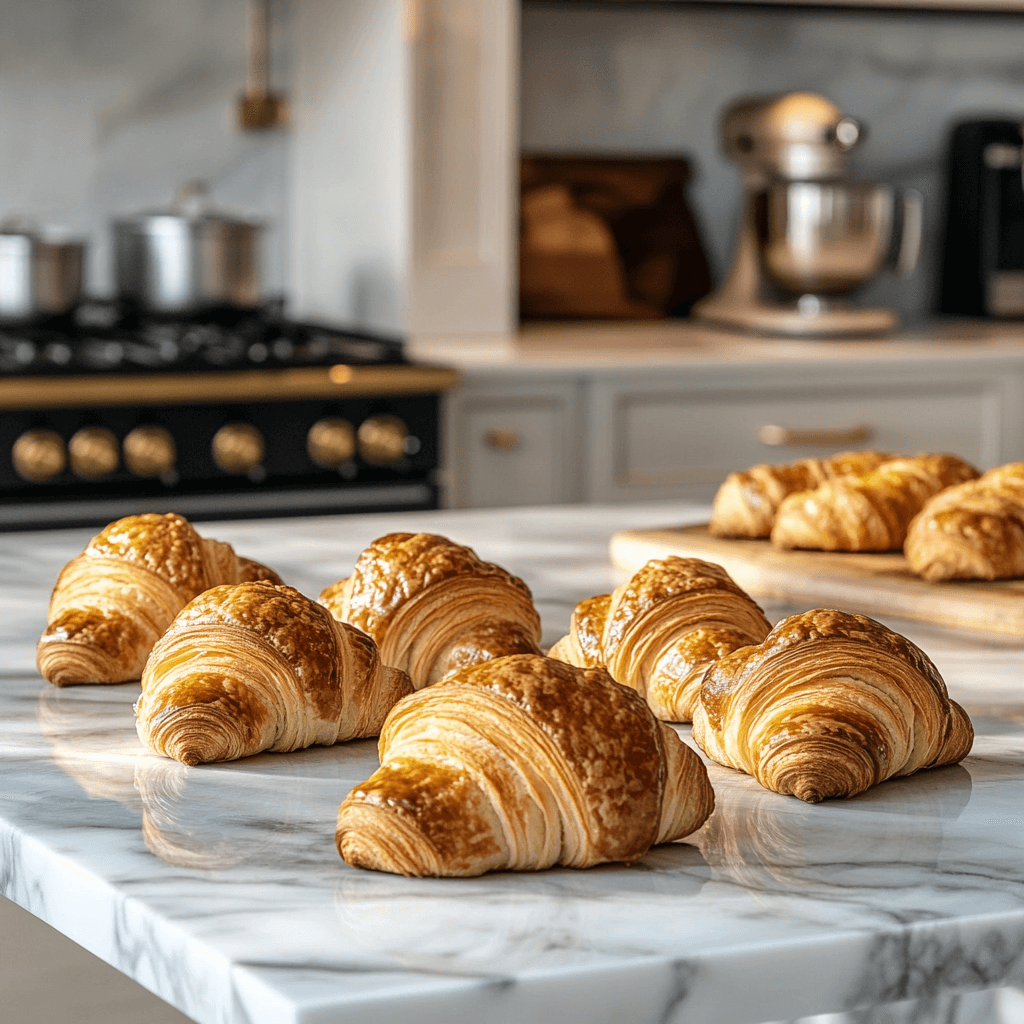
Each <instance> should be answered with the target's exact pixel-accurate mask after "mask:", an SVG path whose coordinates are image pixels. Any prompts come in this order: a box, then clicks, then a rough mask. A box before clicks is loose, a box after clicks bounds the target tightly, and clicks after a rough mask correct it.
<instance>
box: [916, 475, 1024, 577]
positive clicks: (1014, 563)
mask: <svg viewBox="0 0 1024 1024" xmlns="http://www.w3.org/2000/svg"><path fill="white" fill-rule="evenodd" d="M903 554H904V555H905V556H906V559H907V564H908V565H909V566H910V568H911V569H913V570H914V572H916V573H917V574H918V575H919V576H923V577H924V578H925V579H926V580H930V581H931V582H932V583H941V582H942V581H944V580H969V579H980V580H997V579H1005V578H1007V577H1010V576H1024V462H1011V463H1009V464H1008V465H1005V466H997V467H996V468H995V469H990V470H989V471H988V472H987V473H985V474H983V475H982V476H980V477H979V478H978V479H977V480H969V481H968V482H967V483H964V484H959V485H958V486H956V487H950V488H948V489H947V490H945V491H942V492H941V493H940V494H937V495H935V497H934V498H931V499H930V500H929V501H928V502H927V504H926V505H925V506H924V508H922V509H921V511H920V512H919V513H918V515H917V516H916V517H915V518H914V520H913V521H912V522H911V524H910V528H909V529H908V530H907V539H906V541H905V542H904V544H903Z"/></svg>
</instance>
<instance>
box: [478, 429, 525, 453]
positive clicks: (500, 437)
mask: <svg viewBox="0 0 1024 1024" xmlns="http://www.w3.org/2000/svg"><path fill="white" fill-rule="evenodd" d="M484 441H485V442H486V444H487V447H488V448H494V449H496V450H497V451H500V452H512V451H515V450H516V449H517V448H518V447H519V445H520V444H521V443H522V438H521V437H520V436H519V433H518V431H515V430H488V431H487V433H486V434H485V435H484Z"/></svg>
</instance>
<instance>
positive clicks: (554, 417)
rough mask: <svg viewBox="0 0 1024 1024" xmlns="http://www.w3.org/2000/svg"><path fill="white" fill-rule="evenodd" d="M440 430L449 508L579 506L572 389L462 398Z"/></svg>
mask: <svg viewBox="0 0 1024 1024" xmlns="http://www.w3.org/2000/svg"><path fill="white" fill-rule="evenodd" d="M448 426H449V433H450V442H449V448H448V453H449V455H448V465H449V467H450V475H449V479H450V491H449V501H448V503H449V504H450V505H453V506H455V507H462V508H491V507H496V506H507V505H552V504H559V503H564V502H569V501H577V500H579V486H578V480H579V467H578V465H577V464H576V463H577V461H578V459H577V457H576V455H575V453H576V450H577V447H578V445H577V439H578V430H577V402H576V395H575V388H574V387H573V386H571V385H569V386H566V387H564V388H561V387H557V386H555V387H550V388H548V387H544V388H543V389H541V390H525V391H518V390H513V391H509V390H506V389H502V390H500V391H496V392H470V393H467V394H462V395H460V396H458V397H457V398H455V399H454V400H453V401H452V402H451V403H450V405H449V412H448Z"/></svg>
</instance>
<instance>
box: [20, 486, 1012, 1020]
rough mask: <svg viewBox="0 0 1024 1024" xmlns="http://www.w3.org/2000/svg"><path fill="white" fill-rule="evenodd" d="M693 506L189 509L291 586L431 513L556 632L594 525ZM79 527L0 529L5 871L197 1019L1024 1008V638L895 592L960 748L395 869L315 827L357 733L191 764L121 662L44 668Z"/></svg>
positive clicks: (594, 582) (742, 787)
mask: <svg viewBox="0 0 1024 1024" xmlns="http://www.w3.org/2000/svg"><path fill="white" fill-rule="evenodd" d="M702 514H706V510H702V509H700V508H696V507H692V506H690V507H687V506H681V505H678V504H674V505H660V506H630V507H626V506H620V507H614V508H593V507H588V508H563V509H536V510H529V509H527V510H516V511H511V512H508V511H484V512H480V511H467V512H437V513H402V514H392V515H374V516H351V517H337V518H321V519H292V520H279V521H267V522H246V523H225V524H201V526H200V530H201V532H203V533H205V534H206V535H208V536H213V537H217V538H219V539H222V540H228V541H230V542H232V543H233V544H234V545H235V546H236V548H237V549H238V550H239V551H241V552H242V553H244V554H246V555H249V556H251V557H255V558H258V559H260V560H262V561H265V562H267V563H269V564H270V565H272V566H274V567H275V568H276V569H277V570H278V571H279V572H280V574H281V575H282V576H283V577H284V578H285V579H286V580H287V581H288V582H290V583H292V584H293V585H295V586H297V587H299V588H300V589H301V590H303V591H304V592H306V593H308V594H310V595H316V594H317V593H318V592H319V590H320V589H321V588H322V587H323V586H324V585H325V584H327V583H329V582H331V581H333V580H335V579H336V578H338V577H340V576H342V575H345V574H347V572H348V571H349V569H350V568H351V565H352V563H353V562H354V560H355V558H356V556H357V554H358V553H359V551H360V550H361V549H362V548H363V546H364V545H365V544H366V543H368V542H369V541H370V540H371V539H372V538H374V537H375V536H378V535H379V534H381V533H383V532H386V531H389V530H393V529H428V530H433V531H437V532H442V533H446V534H448V535H449V536H451V537H453V538H455V539H457V540H459V541H462V542H464V543H467V544H470V545H472V546H474V547H475V548H476V549H477V550H478V552H479V553H480V554H481V555H482V556H484V557H486V558H489V559H493V560H496V561H499V562H501V563H502V564H504V565H506V566H507V567H508V568H509V569H511V570H512V571H514V572H516V573H518V574H519V575H521V576H522V577H523V578H524V579H526V580H527V582H528V583H529V584H530V586H531V587H532V588H533V590H534V593H535V595H536V599H537V602H538V605H539V608H540V611H541V614H542V617H543V620H544V625H545V640H546V641H547V642H551V641H553V640H555V639H556V638H557V637H558V636H559V635H560V634H561V633H562V632H563V631H564V629H565V628H566V626H567V624H568V619H569V613H570V611H571V608H572V606H573V605H574V603H575V602H576V601H577V600H578V599H580V598H582V597H584V596H589V595H591V594H595V593H599V592H601V591H604V590H606V589H608V588H609V587H610V586H612V585H613V584H614V582H615V575H614V572H613V570H612V569H611V567H610V564H609V562H608V558H607V544H608V540H609V537H610V535H611V533H612V532H613V531H614V530H616V529H620V528H626V527H632V528H640V527H645V526H658V525H667V524H669V523H673V522H675V523H682V522H687V521H697V520H698V519H700V518H701V516H702ZM88 536H89V533H88V531H61V532H53V533H46V534H44V533H38V534H7V535H0V580H2V586H0V778H2V786H0V892H2V893H3V894H4V895H5V896H7V897H9V898H10V899H12V900H14V901H15V902H17V903H18V904H20V905H21V906H23V907H25V908H26V909H28V910H29V911H31V912H32V913H33V914H35V915H37V916H38V917H40V918H42V919H43V920H44V921H46V922H48V923H49V924H51V925H53V926H54V927H56V928H57V929H58V930H60V931H61V932H63V933H64V934H66V935H68V936H69V937H70V938H72V939H74V940H75V941H76V942H79V943H80V944H82V945H83V946H85V947H86V948H87V949H89V950H91V951H92V952H93V953H95V954H97V955H98V956H100V957H101V958H102V959H104V960H106V961H107V962H108V963H110V964H112V965H113V966H115V967H117V968H119V969H120V970H122V971H123V972H125V973H126V974H128V975H130V976H131V977H132V978H134V979H135V980H137V981H139V982H140V983H141V984H143V985H145V986H146V987H148V988H149V989H151V990H152V991H153V992H155V993H157V994H158V995H159V996H161V997H162V998H164V999H166V1000H167V1001H168V1002H170V1003H172V1004H173V1005H175V1006H176V1007H178V1008H179V1009H180V1010H182V1011H184V1012H185V1013H186V1014H188V1015H190V1016H191V1017H193V1018H195V1019H196V1020H198V1021H201V1022H202V1024H215V1022H216V1024H287V1022H295V1024H299V1022H301V1024H327V1022H348V1021H353V1022H354V1021H358V1022H360V1024H385V1022H388V1024H405V1022H413V1021H415V1022H416V1024H434V1022H436V1024H441V1022H445V1024H452V1022H462V1021H466V1022H469V1021H481V1022H482V1021H486V1022H488V1024H492V1022H493V1024H505V1022H508V1024H513V1022H515V1024H519V1022H526V1021H538V1022H541V1024H548V1022H550V1024H576V1022H579V1024H584V1022H586V1024H604V1022H607V1024H619V1022H626V1021H628V1022H631V1024H632V1022H639V1024H648V1022H649V1024H655V1022H673V1024H686V1022H713V1024H754V1022H758V1021H766V1020H772V1021H781V1020H785V1021H792V1020H795V1019H797V1018H803V1017H806V1016H808V1015H812V1014H828V1015H829V1016H827V1017H817V1018H815V1020H816V1021H817V1022H818V1024H823V1022H825V1021H828V1022H829V1024H835V1022H836V1021H839V1020H843V1021H851V1022H853V1021H856V1022H858V1024H863V1022H865V1021H867V1020H885V1021H886V1022H889V1024H892V1022H895V1021H906V1022H908V1024H909V1022H910V1021H932V1020H939V1019H941V1020H943V1021H950V1022H952V1021H957V1022H963V1024H968V1022H977V1024H980V1022H981V1021H985V1022H997V1021H998V1022H1005V1024H1011V1022H1013V1024H1018V1022H1020V1021H1021V1020H1024V996H1022V994H1021V992H1020V991H1018V989H1016V988H1015V987H1014V986H1017V985H1021V984H1022V983H1024V644H1013V643H1007V642H1005V641H999V640H991V641H987V640H985V639H982V638H978V637H966V636H956V635H953V634H952V633H949V632H942V631H938V630H929V629H927V628H925V627H922V626H915V625H911V624H907V623H898V622H895V621H890V622H889V624H890V625H893V626H895V627H896V628H898V629H901V630H902V631H903V632H905V633H907V634H908V635H909V636H911V637H912V638H913V639H914V640H915V641H916V642H917V643H918V644H920V645H921V646H922V647H923V648H924V649H925V650H926V651H927V652H928V653H929V654H930V655H931V657H932V659H933V660H934V661H935V663H936V664H937V665H938V667H939V669H940V670H941V672H942V673H943V675H944V677H945V679H946V681H947V683H948V685H949V688H950V691H951V692H952V694H953V695H954V696H955V697H956V698H957V699H958V700H960V701H961V702H962V703H963V704H964V705H965V706H966V707H967V709H968V711H969V712H970V713H971V715H972V717H973V719H974V722H975V726H976V729H977V741H976V743H975V746H974V750H973V752H972V754H971V755H970V756H969V757H968V758H967V759H966V760H965V761H964V763H963V764H962V765H960V766H953V767H949V768H943V769H939V770H936V771H932V772H924V773H921V774H919V775H917V776H913V777H911V778H908V779H900V780H894V781H890V782H887V783H884V784H883V785H882V786H879V787H877V788H876V789H874V790H872V791H870V792H869V793H867V794H864V795H863V796H861V797H858V798H856V799H854V800H850V801H838V802H831V803H826V804H823V805H817V806H808V805H804V804H801V803H800V802H799V801H797V800H795V799H793V798H789V797H783V796H779V795H776V794H773V793H769V792H767V791H765V790H763V789H761V788H760V787H759V786H758V785H757V783H755V782H754V781H753V780H752V779H750V778H748V777H746V776H742V775H740V774H738V773H736V772H733V771H730V770H728V769H725V768H720V767H718V766H714V765H713V766H711V767H710V769H709V770H710V774H711V779H712V782H713V784H714V787H715V790H716V794H717V809H716V811H715V813H714V815H713V816H712V818H711V819H710V820H709V822H708V823H707V824H706V825H705V826H704V828H703V829H701V830H700V831H699V832H697V833H695V834H694V835H692V836H690V837H688V838H687V839H685V840H683V841H681V842H678V843H675V844H671V845H667V846H662V847H659V848H656V849H655V850H653V851H652V852H651V853H649V854H648V855H647V856H646V857H644V858H643V860H642V861H640V863H638V864H637V865H634V866H631V867H625V866H605V867H600V868H596V869H592V870H589V871H571V870H567V869H558V870H552V871H546V872H542V873H539V874H523V875H513V874H495V875H491V876H486V877H484V878H479V879H472V880H424V879H404V878H400V877H395V876H390V875H382V874H376V873H372V872H363V871H359V870H355V869H351V868H348V867H347V866H346V865H345V864H344V863H343V862H342V861H341V860H340V859H339V857H338V855H337V853H336V851H335V849H334V843H333V828H334V819H335V814H336V811H337V806H338V803H339V802H340V800H341V799H342V798H343V797H344V795H345V794H346V792H347V791H348V790H349V788H350V787H352V786H353V785H354V784H356V783H358V782H360V781H362V780H363V779H364V778H365V777H366V776H368V775H369V774H370V772H371V771H372V770H373V768H374V767H375V766H376V753H375V746H374V743H373V742H372V741H358V742H355V743H350V744H347V745H340V746H337V747H332V748H315V749H312V750H309V751H303V752H297V753H294V754H287V755H282V754H264V755H260V756H257V757H253V758H249V759H247V760H244V761H241V762H236V763H233V764H227V765H213V766H203V767H199V768H192V769H189V768H185V767H184V766H182V765H179V764H177V763H176V762H172V761H169V760H166V759H163V758H160V757H158V756H156V755H154V754H150V753H148V752H146V751H145V750H144V749H143V748H142V747H141V746H140V744H139V742H138V740H137V739H136V736H135V731H134V727H133V719H132V710H131V706H132V702H133V701H134V699H135V698H136V696H137V694H138V692H139V688H138V686H137V685H135V684H125V685H120V686H109V687H101V686H86V687H75V688H70V689H66V690H58V689H56V688H54V687H51V686H50V685H48V684H47V683H45V682H44V681H43V680H42V679H41V678H40V677H39V676H38V675H37V674H36V672H35V669H34V643H35V639H36V636H37V635H38V633H39V631H40V629H41V628H42V626H43V624H44V620H45V609H46V601H47V598H48V594H49V590H50V587H51V586H52V584H53V581H54V579H55V577H56V574H57V572H58V570H59V569H60V567H61V566H62V565H63V563H64V562H65V561H66V560H68V559H69V558H71V557H72V556H73V555H75V554H77V552H78V551H79V550H80V549H81V547H82V545H83V544H84V542H85V541H86V539H87V538H88ZM793 610H796V609H793V608H784V607H782V606H769V607H768V608H766V611H767V612H768V613H769V616H770V617H771V618H773V619H775V618H778V617H780V616H781V615H783V614H788V613H789V612H790V611H793ZM681 735H683V736H684V738H686V737H687V735H688V731H687V730H686V729H685V728H684V729H681ZM4 941H5V942H6V941H11V939H10V937H9V936H4ZM964 993H972V994H964ZM872 1006H874V1007H879V1006H882V1007H883V1008H884V1009H882V1010H877V1011H869V1010H865V1009H858V1008H865V1007H872ZM879 1014H882V1016H879Z"/></svg>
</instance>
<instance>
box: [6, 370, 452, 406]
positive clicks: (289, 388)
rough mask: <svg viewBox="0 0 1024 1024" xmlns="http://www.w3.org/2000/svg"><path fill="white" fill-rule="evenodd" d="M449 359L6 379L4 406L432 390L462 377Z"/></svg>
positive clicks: (203, 401)
mask: <svg viewBox="0 0 1024 1024" xmlns="http://www.w3.org/2000/svg"><path fill="white" fill-rule="evenodd" d="M459 379H460V378H459V372H458V371H457V370H453V369H450V368H449V367H445V366H406V365H404V364H401V363H399V364H393V365H388V364H386V365H382V366H346V365H343V364H338V365H335V366H308V367H307V366H302V367H293V368H290V369H285V370H238V371H226V372H224V373H206V372H200V373H139V374H134V373H132V374H128V373H117V374H97V375H95V376H91V375H89V376H86V375H83V376H80V377H77V376H67V377H8V378H4V379H0V410H13V409H66V408H70V407H72V406H122V405H123V406H127V405H145V406H151V405H212V404H215V403H219V402H261V401H287V400H289V399H302V398H366V397H372V396H375V395H380V396H381V397H389V396H391V395H427V394H433V393H435V392H438V391H447V390H449V389H450V388H453V387H455V386H456V385H457V384H458V383H459Z"/></svg>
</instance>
